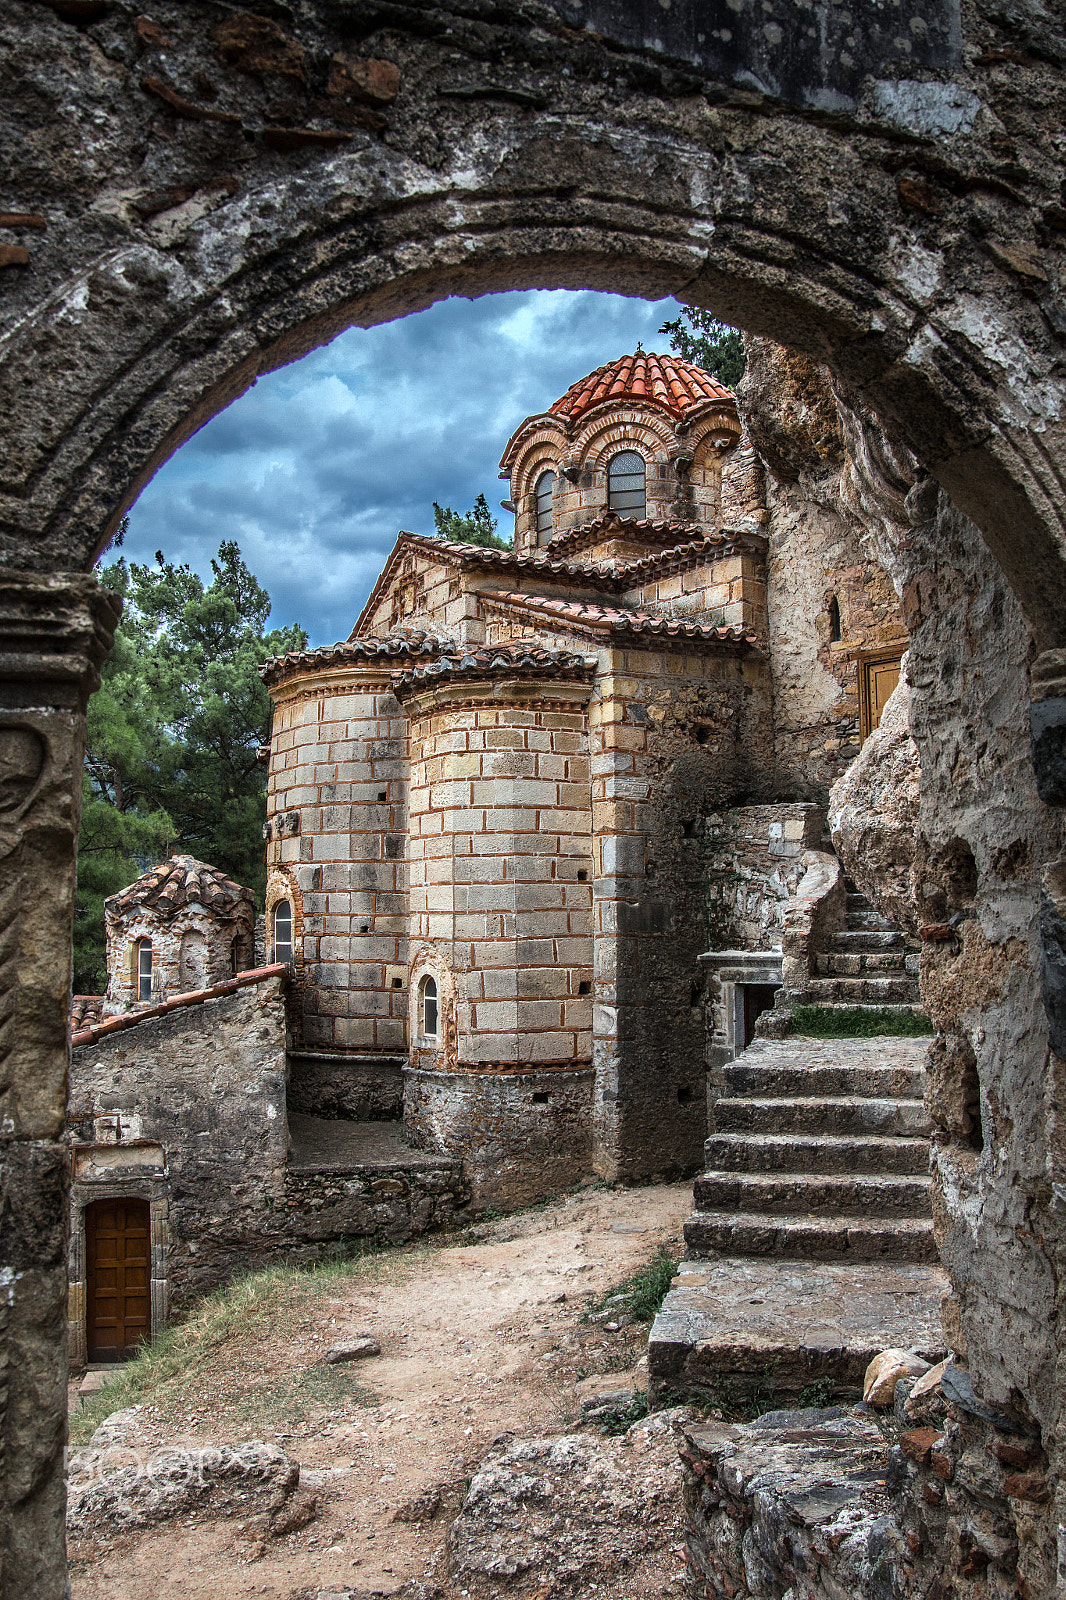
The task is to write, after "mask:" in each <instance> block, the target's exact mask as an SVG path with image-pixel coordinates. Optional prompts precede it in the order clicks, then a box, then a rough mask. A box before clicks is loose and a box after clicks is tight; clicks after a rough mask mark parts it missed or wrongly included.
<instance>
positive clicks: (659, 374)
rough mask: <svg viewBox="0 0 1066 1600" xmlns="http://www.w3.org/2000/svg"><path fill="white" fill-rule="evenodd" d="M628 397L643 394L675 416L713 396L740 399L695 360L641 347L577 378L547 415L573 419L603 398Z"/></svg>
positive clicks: (647, 402)
mask: <svg viewBox="0 0 1066 1600" xmlns="http://www.w3.org/2000/svg"><path fill="white" fill-rule="evenodd" d="M626 400H640V401H643V402H644V404H645V405H654V406H659V407H661V409H662V410H664V411H667V412H669V413H670V414H671V415H672V416H675V417H683V416H684V415H685V413H686V412H688V411H691V410H693V409H694V408H695V407H696V406H700V405H703V404H705V403H706V402H707V401H708V400H722V401H728V402H731V403H733V404H735V403H736V396H735V395H734V394H733V392H732V390H730V389H727V388H726V387H725V385H724V384H722V383H719V382H718V380H717V378H713V377H712V376H711V374H710V373H709V372H704V371H703V369H702V367H697V366H693V364H692V363H691V362H690V361H681V360H679V359H678V357H677V356H674V355H659V354H658V352H657V351H655V350H637V351H635V352H634V353H633V354H632V355H625V356H619V357H618V358H617V359H616V360H615V361H609V362H607V363H606V364H605V365H604V366H602V367H597V368H596V370H595V371H594V372H590V373H588V374H587V375H586V376H585V377H584V378H579V379H578V381H577V382H576V383H572V384H571V385H570V387H569V389H567V391H566V393H565V394H564V395H561V396H560V397H559V399H558V400H556V401H555V403H554V404H553V405H551V406H550V407H549V408H548V412H547V415H549V416H555V417H565V418H567V419H568V420H569V421H571V422H572V421H573V420H574V419H575V418H576V417H579V416H582V415H583V414H584V413H585V412H586V411H589V410H591V408H592V407H593V406H595V405H599V404H600V403H601V402H607V401H614V402H616V403H618V404H622V403H623V402H624V401H626Z"/></svg>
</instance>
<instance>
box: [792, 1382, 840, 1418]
mask: <svg viewBox="0 0 1066 1600" xmlns="http://www.w3.org/2000/svg"><path fill="white" fill-rule="evenodd" d="M834 1387H835V1385H834V1383H833V1380H832V1378H816V1379H815V1380H814V1382H813V1383H808V1384H806V1385H805V1386H804V1387H803V1388H802V1389H801V1390H800V1392H799V1394H798V1395H797V1396H796V1408H797V1410H800V1411H806V1410H808V1409H810V1410H814V1411H821V1410H822V1408H823V1407H824V1406H827V1405H829V1404H830V1403H831V1401H832V1398H833V1389H834Z"/></svg>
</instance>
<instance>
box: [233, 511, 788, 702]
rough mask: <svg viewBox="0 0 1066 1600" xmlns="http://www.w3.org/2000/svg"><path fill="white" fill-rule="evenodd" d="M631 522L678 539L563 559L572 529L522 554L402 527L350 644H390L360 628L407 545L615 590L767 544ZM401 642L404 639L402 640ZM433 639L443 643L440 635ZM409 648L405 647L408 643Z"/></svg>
mask: <svg viewBox="0 0 1066 1600" xmlns="http://www.w3.org/2000/svg"><path fill="white" fill-rule="evenodd" d="M613 515H614V514H613V513H608V514H607V515H605V516H604V517H603V518H600V519H598V520H597V522H596V523H595V524H593V525H592V526H595V527H599V526H600V525H601V524H606V523H608V521H609V520H610V519H611V518H613ZM625 526H626V524H623V527H625ZM632 526H633V527H635V528H642V529H647V530H653V529H656V528H662V529H664V530H667V531H668V537H669V539H670V540H674V539H675V536H676V542H673V543H668V544H667V546H666V547H665V548H664V549H662V550H655V551H652V552H651V554H649V555H646V556H636V557H634V558H632V559H631V560H628V561H564V560H560V559H559V557H558V556H557V555H554V554H553V553H552V550H553V548H554V546H555V545H556V543H558V544H561V545H563V547H564V548H569V543H570V538H569V535H560V536H559V539H558V541H554V540H553V542H552V546H551V547H548V548H545V549H543V550H538V551H536V552H535V553H533V554H530V555H524V554H523V555H519V554H518V553H517V552H516V551H514V550H491V549H486V548H485V547H484V546H483V545H479V544H463V543H461V542H459V541H456V540H449V539H435V538H433V537H431V536H430V535H428V534H424V533H400V534H398V535H397V537H396V543H395V545H394V546H393V549H392V553H391V554H390V556H389V559H388V560H387V561H386V563H385V565H384V567H383V568H382V569H381V576H380V577H379V578H378V581H377V583H376V584H375V585H374V587H373V589H372V590H371V593H370V598H369V599H368V600H367V602H366V605H365V606H364V607H363V609H362V611H361V612H360V613H359V620H358V622H357V623H356V624H355V627H354V628H353V629H352V632H351V633H350V634H349V636H348V644H349V645H350V646H351V647H353V648H355V647H357V646H359V647H363V646H365V647H366V650H367V652H369V651H371V650H376V651H379V652H381V653H385V652H384V650H383V648H382V647H383V646H384V645H386V644H391V640H392V638H393V636H392V635H390V638H389V639H388V640H381V639H375V638H371V637H365V638H362V637H360V632H359V630H360V629H361V628H362V627H363V626H364V624H365V623H366V622H368V621H369V618H370V615H371V613H372V612H373V611H374V609H375V607H376V606H377V604H378V602H379V601H380V599H381V597H382V595H383V594H384V593H385V592H386V590H387V589H388V587H389V584H390V583H391V582H392V578H393V576H394V574H395V571H396V568H397V566H398V565H399V563H400V561H401V560H402V558H403V554H404V551H406V550H408V549H412V548H413V549H416V550H421V551H424V552H425V553H426V554H428V555H431V556H433V557H434V559H435V560H438V561H440V562H441V564H442V565H446V566H456V567H468V568H476V567H479V568H481V569H482V570H486V571H491V570H492V569H494V568H495V569H496V570H497V571H499V572H500V574H501V576H502V575H503V573H505V572H514V573H521V574H523V576H524V575H526V574H529V575H531V576H537V577H540V578H547V579H549V580H552V581H554V580H559V581H560V582H567V581H569V582H572V583H577V584H580V585H581V587H582V588H585V589H587V588H589V587H590V586H591V587H593V588H596V589H603V590H605V591H606V592H607V593H608V594H617V593H618V592H619V591H621V590H623V589H631V588H632V587H633V585H634V583H636V582H637V581H639V580H640V579H642V578H648V577H652V576H654V575H655V573H656V572H657V571H659V570H660V569H661V568H662V567H664V566H670V565H671V564H672V563H674V564H676V563H677V562H679V561H680V562H681V563H682V564H683V565H685V566H688V565H692V566H697V565H698V564H699V563H700V562H701V561H710V560H712V559H713V558H714V557H715V556H718V555H724V554H726V555H727V554H729V553H730V552H731V551H732V550H733V549H737V548H740V549H745V550H754V551H756V552H758V553H760V554H761V553H762V552H764V551H765V549H766V544H767V539H766V535H765V534H762V533H759V532H758V531H754V530H752V529H748V528H719V529H717V530H716V531H715V532H714V533H699V532H698V531H697V528H696V526H695V524H689V523H683V522H676V523H675V522H662V523H656V522H651V521H647V522H634V523H633V524H632ZM584 534H585V530H584V529H580V530H576V535H575V539H574V543H583V542H584ZM641 537H643V536H641ZM433 638H434V636H433V635H431V634H412V635H411V639H412V640H417V639H424V640H427V641H429V640H432V639H433ZM399 642H400V643H404V641H399ZM435 642H436V643H438V644H439V643H442V641H439V640H437V641H435ZM443 642H446V641H443ZM405 648H407V646H406V645H405ZM343 649H344V646H343V645H326V646H324V647H323V649H322V650H316V651H303V652H301V653H299V654H293V655H290V656H275V657H274V659H273V660H272V661H268V662H266V663H265V665H264V666H262V667H261V668H260V669H259V670H260V674H261V676H262V677H263V678H264V679H265V680H266V682H268V683H272V682H274V681H275V677H276V674H275V668H276V667H277V666H278V664H280V663H282V662H300V663H301V664H303V663H308V664H309V663H310V662H311V661H312V660H313V659H321V660H322V661H323V662H326V660H327V657H328V655H329V652H337V651H343ZM324 652H325V654H324ZM410 652H411V653H412V654H414V653H415V646H414V644H413V643H412V644H411V645H410ZM338 659H339V658H338Z"/></svg>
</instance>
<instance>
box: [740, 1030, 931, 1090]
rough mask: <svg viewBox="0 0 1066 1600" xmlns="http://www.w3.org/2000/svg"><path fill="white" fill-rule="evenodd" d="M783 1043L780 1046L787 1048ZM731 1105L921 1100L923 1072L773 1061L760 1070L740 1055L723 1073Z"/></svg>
mask: <svg viewBox="0 0 1066 1600" xmlns="http://www.w3.org/2000/svg"><path fill="white" fill-rule="evenodd" d="M788 1042H789V1041H788V1040H783V1041H782V1043H783V1044H786V1045H787V1044H788ZM722 1070H723V1076H724V1078H725V1084H726V1088H727V1090H728V1091H729V1098H730V1099H731V1100H739V1099H756V1100H757V1099H762V1098H766V1097H769V1098H770V1099H784V1098H787V1097H793V1098H803V1097H805V1096H808V1095H810V1096H812V1097H816V1098H819V1097H820V1098H824V1097H826V1096H835V1095H867V1096H869V1097H871V1098H873V1099H892V1100H921V1099H923V1098H924V1095H925V1071H924V1068H923V1067H922V1066H921V1065H913V1066H912V1065H902V1064H899V1063H886V1064H883V1065H881V1064H877V1063H874V1062H872V1061H862V1062H859V1063H855V1064H852V1063H844V1064H840V1063H837V1062H811V1063H809V1064H808V1062H807V1061H805V1060H803V1059H800V1060H798V1061H795V1062H792V1061H789V1060H779V1061H772V1062H768V1063H766V1064H765V1065H764V1064H763V1063H762V1062H761V1061H759V1059H758V1058H757V1057H755V1058H754V1059H753V1052H752V1051H745V1052H744V1054H743V1055H741V1056H738V1057H737V1059H736V1061H731V1062H729V1063H728V1065H727V1066H725V1067H724V1068H723V1069H722Z"/></svg>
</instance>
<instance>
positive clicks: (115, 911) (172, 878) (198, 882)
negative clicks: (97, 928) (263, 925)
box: [104, 856, 255, 922]
mask: <svg viewBox="0 0 1066 1600" xmlns="http://www.w3.org/2000/svg"><path fill="white" fill-rule="evenodd" d="M194 903H196V904H199V905H202V906H204V907H205V908H206V909H207V910H209V911H228V912H232V911H235V910H237V909H239V908H240V907H241V906H242V905H247V906H248V907H250V908H253V909H254V907H255V896H254V894H253V893H252V891H251V889H245V888H243V887H242V885H241V884H239V883H235V882H234V880H233V879H232V878H227V876H226V874H225V873H224V872H219V870H218V868H217V867H209V866H208V865H207V863H206V862H204V861H197V860H196V859H195V858H194V857H193V856H171V857H170V859H169V860H168V861H163V862H161V863H160V865H159V866H158V867H153V868H152V870H151V871H150V872H145V873H142V874H141V876H140V877H139V878H137V879H136V880H135V881H134V882H133V883H131V884H130V886H129V888H128V889H122V890H120V891H119V893H118V894H113V895H111V896H110V897H109V898H108V899H107V900H105V901H104V912H105V914H106V916H107V918H108V920H109V921H111V922H117V921H120V920H121V919H122V918H123V917H127V916H129V915H131V913H133V912H135V911H144V910H148V911H154V912H155V913H156V914H157V915H160V916H164V917H167V916H171V915H173V913H174V912H175V911H178V910H180V909H181V907H182V906H187V905H192V904H194Z"/></svg>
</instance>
